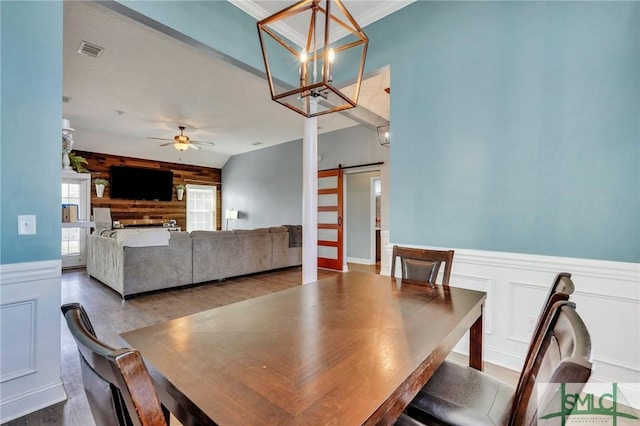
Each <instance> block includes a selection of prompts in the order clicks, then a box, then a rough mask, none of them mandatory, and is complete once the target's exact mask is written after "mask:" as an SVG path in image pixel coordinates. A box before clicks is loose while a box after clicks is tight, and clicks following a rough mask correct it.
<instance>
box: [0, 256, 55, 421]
mask: <svg viewBox="0 0 640 426" xmlns="http://www.w3.org/2000/svg"><path fill="white" fill-rule="evenodd" d="M60 276H61V259H56V260H47V261H39V262H28V263H13V264H4V265H0V300H1V301H2V309H0V316H1V317H2V320H1V321H2V322H3V323H4V321H5V320H6V321H9V322H7V324H13V322H11V321H16V320H17V321H30V324H28V325H25V324H24V322H23V325H25V330H24V333H27V334H28V336H25V335H24V334H22V332H23V330H20V332H19V333H13V334H12V333H7V334H3V336H2V350H7V349H8V350H11V351H13V353H12V356H13V358H15V359H22V360H26V362H24V363H14V365H9V366H6V367H7V369H6V370H5V371H4V375H3V377H2V384H1V386H2V392H1V393H0V423H6V422H8V421H10V420H13V419H16V418H18V417H22V416H24V415H26V414H29V413H31V412H33V411H36V410H39V409H42V408H45V407H48V406H50V405H53V404H56V403H58V402H61V401H64V400H65V399H66V394H65V391H64V387H63V385H62V381H61V379H60V344H61V340H60V300H61V299H60V297H61V290H60ZM25 303H26V304H29V305H30V306H31V308H32V309H31V311H30V312H27V311H25V310H20V309H19V310H18V311H14V310H13V309H11V308H12V307H16V306H18V305H20V304H25Z"/></svg>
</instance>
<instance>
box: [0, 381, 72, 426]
mask: <svg viewBox="0 0 640 426" xmlns="http://www.w3.org/2000/svg"><path fill="white" fill-rule="evenodd" d="M66 399H67V394H66V393H65V391H64V387H63V386H62V382H61V381H60V382H58V383H54V384H52V385H50V386H45V387H43V388H39V389H33V390H31V391H29V392H26V393H24V394H21V395H16V396H14V397H13V398H8V399H6V400H2V402H0V423H2V424H4V423H7V422H10V421H11V420H15V419H17V418H20V417H22V416H26V415H27V414H30V413H33V412H34V411H37V410H40V409H43V408H46V407H49V406H51V405H53V404H57V403H59V402H62V401H65V400H66Z"/></svg>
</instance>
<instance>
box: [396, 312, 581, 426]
mask: <svg viewBox="0 0 640 426" xmlns="http://www.w3.org/2000/svg"><path fill="white" fill-rule="evenodd" d="M543 329H544V332H543V333H542V336H541V338H540V339H538V341H537V342H535V347H534V349H533V353H534V358H533V361H532V366H531V369H530V371H529V372H528V374H527V375H526V376H525V377H524V378H523V381H524V383H523V385H522V387H521V390H520V391H519V392H520V394H519V395H516V390H515V389H514V388H512V387H510V386H509V385H507V384H505V383H503V382H501V381H499V380H497V379H494V378H492V377H490V376H488V375H487V374H485V373H483V372H481V371H478V370H475V369H473V368H470V367H461V368H455V369H450V367H451V366H452V365H453V363H448V364H443V365H442V366H441V367H440V368H439V369H438V370H437V371H436V373H435V374H434V376H433V377H432V378H431V380H429V382H427V384H426V385H425V386H424V387H423V388H422V390H421V391H420V392H419V393H418V395H417V396H416V398H414V400H413V401H412V402H411V403H410V405H409V407H408V408H407V410H406V411H405V413H403V414H402V415H401V416H400V418H399V419H398V421H397V423H396V425H400V426H419V425H424V424H429V425H431V424H436V425H443V424H444V425H458V426H462V425H474V426H480V425H508V426H522V425H526V426H529V425H532V424H536V421H537V418H538V417H539V416H540V415H543V414H547V413H546V411H547V409H548V408H547V407H549V406H550V405H552V404H551V403H552V402H553V401H554V398H555V399H558V398H560V397H559V390H558V388H559V387H560V386H561V384H562V385H563V386H568V387H569V389H568V390H566V389H565V391H566V392H567V393H571V394H579V393H580V392H581V391H582V388H583V387H584V384H585V383H586V382H587V380H588V379H589V377H590V375H591V361H590V357H591V339H590V336H589V331H588V330H587V328H586V326H585V325H584V322H583V321H582V319H581V318H580V316H579V315H578V313H577V312H576V310H575V304H574V303H573V302H570V301H568V300H561V301H559V302H556V303H555V304H554V305H553V306H552V307H551V310H550V314H549V315H548V316H547V318H546V320H545V321H544V324H543ZM442 367H444V369H443V368H442ZM443 377H446V380H443ZM546 383H549V384H550V385H548V386H547V387H546V388H544V391H543V393H542V394H541V395H540V398H538V395H537V393H536V391H537V390H539V389H542V387H537V385H540V384H546ZM569 384H570V385H569ZM537 401H541V402H540V403H537ZM556 405H557V406H559V405H560V400H559V399H558V401H557V402H556ZM538 410H540V413H539V411H538Z"/></svg>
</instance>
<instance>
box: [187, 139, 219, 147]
mask: <svg viewBox="0 0 640 426" xmlns="http://www.w3.org/2000/svg"><path fill="white" fill-rule="evenodd" d="M189 142H191V143H195V144H198V145H202V146H215V145H216V144H215V143H213V142H206V141H194V140H192V141H189Z"/></svg>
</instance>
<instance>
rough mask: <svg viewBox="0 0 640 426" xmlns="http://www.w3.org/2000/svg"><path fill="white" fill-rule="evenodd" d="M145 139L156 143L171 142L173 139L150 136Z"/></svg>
mask: <svg viewBox="0 0 640 426" xmlns="http://www.w3.org/2000/svg"><path fill="white" fill-rule="evenodd" d="M147 139H153V140H156V141H173V139H167V138H152V137H151V136H147Z"/></svg>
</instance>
